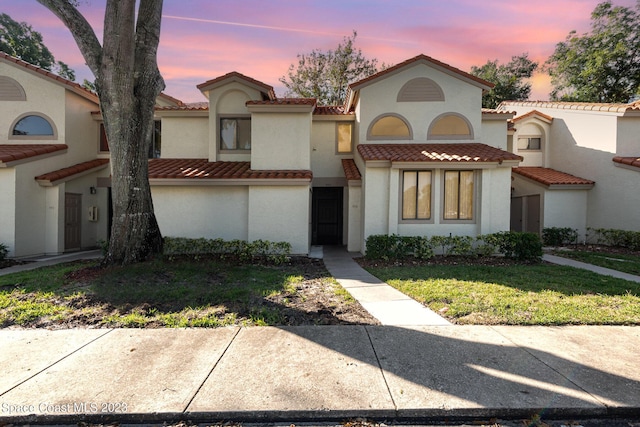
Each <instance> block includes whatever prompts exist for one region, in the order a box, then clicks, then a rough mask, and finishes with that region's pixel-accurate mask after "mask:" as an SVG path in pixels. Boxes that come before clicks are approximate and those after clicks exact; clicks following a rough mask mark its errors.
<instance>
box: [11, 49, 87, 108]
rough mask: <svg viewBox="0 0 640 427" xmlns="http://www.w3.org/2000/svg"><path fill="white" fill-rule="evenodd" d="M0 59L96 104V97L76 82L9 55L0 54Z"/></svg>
mask: <svg viewBox="0 0 640 427" xmlns="http://www.w3.org/2000/svg"><path fill="white" fill-rule="evenodd" d="M0 59H4V60H6V61H8V62H11V63H13V64H15V65H17V66H19V67H23V68H26V69H28V70H31V71H33V72H35V73H38V74H40V75H42V76H44V77H46V78H48V79H51V80H53V81H55V82H58V83H59V84H62V85H64V86H66V87H68V88H69V89H71V90H73V91H74V92H76V93H78V94H80V95H82V96H84V97H85V98H88V99H90V100H92V101H93V102H95V103H98V95H96V94H95V93H93V92H91V91H90V90H87V89H85V88H84V87H83V86H81V85H79V84H78V83H76V82H72V81H71V80H67V79H65V78H64V77H60V76H59V75H57V74H55V73H52V72H50V71H47V70H45V69H43V68H40V67H37V66H35V65H33V64H29V63H28V62H25V61H23V60H21V59H18V58H14V57H13V56H11V55H7V54H6V53H4V52H0Z"/></svg>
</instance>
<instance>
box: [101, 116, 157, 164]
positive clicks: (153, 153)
mask: <svg viewBox="0 0 640 427" xmlns="http://www.w3.org/2000/svg"><path fill="white" fill-rule="evenodd" d="M161 148H162V121H161V120H154V122H153V140H152V141H151V146H149V158H150V159H157V158H159V157H160V154H161ZM99 150H100V152H102V153H108V152H109V141H107V132H106V131H105V129H104V123H100V147H99Z"/></svg>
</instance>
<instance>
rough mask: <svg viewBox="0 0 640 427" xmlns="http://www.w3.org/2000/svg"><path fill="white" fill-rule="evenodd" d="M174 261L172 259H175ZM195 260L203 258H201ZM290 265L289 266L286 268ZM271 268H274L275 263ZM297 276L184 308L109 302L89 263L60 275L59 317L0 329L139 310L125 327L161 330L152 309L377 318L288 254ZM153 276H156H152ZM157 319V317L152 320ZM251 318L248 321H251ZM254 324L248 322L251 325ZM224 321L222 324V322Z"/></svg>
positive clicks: (292, 322)
mask: <svg viewBox="0 0 640 427" xmlns="http://www.w3.org/2000/svg"><path fill="white" fill-rule="evenodd" d="M179 261H180V260H174V262H179ZM200 262H207V260H201V261H200ZM292 267H293V268H292ZM276 268H277V267H276ZM282 268H289V269H291V270H292V271H295V274H296V275H300V276H302V280H299V281H296V282H295V284H292V285H291V286H287V287H285V288H284V289H282V290H280V291H279V292H274V293H272V294H269V295H255V296H252V297H251V298H250V301H249V302H248V303H247V302H246V301H233V300H229V301H224V302H223V303H219V304H210V301H207V300H202V301H201V307H197V306H194V308H189V307H187V306H185V303H184V302H182V301H179V300H175V301H171V302H168V301H164V302H162V303H154V302H151V301H149V302H132V303H124V304H121V303H113V302H112V301H110V300H109V298H105V297H104V296H103V297H98V296H96V294H95V292H93V291H92V284H93V283H95V282H96V281H98V280H99V279H100V278H101V277H102V276H103V275H106V274H107V273H108V271H109V270H108V269H105V268H102V267H99V266H95V265H93V264H92V265H89V266H86V267H82V268H80V269H77V270H75V271H72V272H69V273H67V274H66V275H65V276H64V284H63V285H62V287H61V288H59V290H58V291H57V292H56V293H55V294H56V295H55V297H54V300H53V301H51V302H53V303H55V304H56V305H57V306H61V307H65V308H66V309H68V310H66V311H67V314H65V315H64V317H62V318H61V317H60V316H59V317H57V318H52V317H39V318H36V319H33V321H31V322H29V324H23V325H21V326H17V325H7V324H5V325H0V327H12V328H15V327H22V328H25V327H26V328H48V329H66V328H105V327H114V326H119V325H118V324H113V323H105V321H104V320H105V319H107V318H109V317H110V316H112V317H113V316H127V315H130V314H142V315H143V316H145V317H146V318H147V319H149V320H148V321H146V322H145V323H144V324H140V325H132V324H129V325H127V326H129V327H142V328H161V327H166V326H167V325H166V324H165V323H163V320H162V319H161V317H159V316H158V317H154V316H155V315H156V314H157V313H172V312H181V315H182V316H183V317H187V318H189V317H192V318H194V319H195V318H202V317H215V318H218V319H220V320H222V319H227V318H229V317H232V318H234V319H235V321H234V324H236V325H247V324H249V325H251V324H256V323H255V319H256V318H258V319H264V320H263V321H264V324H268V325H271V326H298V325H346V324H351V325H353V324H357V325H376V324H379V322H378V321H377V319H375V318H374V317H373V316H371V315H370V314H369V313H368V312H367V311H366V310H365V309H364V308H363V307H362V306H361V305H360V304H359V303H358V302H357V301H355V300H353V299H352V298H349V296H348V294H345V291H344V290H343V289H342V287H341V286H340V285H339V284H338V283H337V282H335V280H333V279H332V278H331V275H330V274H329V273H328V271H327V270H326V268H325V266H324V263H323V262H322V261H321V260H314V259H308V258H303V257H300V258H292V259H291V261H290V262H289V263H288V265H287V266H283V267H282ZM162 274H165V273H163V272H153V273H152V274H151V276H150V277H153V280H154V281H156V280H158V281H160V282H161V281H162V277H161V276H162ZM156 276H158V277H156ZM121 285H123V286H135V284H134V283H122V284H121ZM206 285H207V286H211V287H216V286H233V285H230V284H229V283H228V282H227V281H226V275H225V272H224V271H221V272H220V273H211V274H208V275H206ZM18 298H21V299H29V298H36V295H35V294H34V293H22V294H20V295H19V297H18ZM155 319H157V320H155ZM252 319H253V320H252ZM252 322H254V323H252ZM227 324H228V323H227Z"/></svg>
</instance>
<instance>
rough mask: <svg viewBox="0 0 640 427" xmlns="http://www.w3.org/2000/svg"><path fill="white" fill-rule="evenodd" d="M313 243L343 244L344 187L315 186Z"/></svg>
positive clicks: (312, 219)
mask: <svg viewBox="0 0 640 427" xmlns="http://www.w3.org/2000/svg"><path fill="white" fill-rule="evenodd" d="M311 209H312V212H311V229H312V236H311V244H313V245H339V244H342V187H314V189H313V196H312V198H311Z"/></svg>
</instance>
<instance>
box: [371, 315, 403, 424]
mask: <svg viewBox="0 0 640 427" xmlns="http://www.w3.org/2000/svg"><path fill="white" fill-rule="evenodd" d="M364 330H365V332H366V333H367V338H369V343H370V344H371V349H372V350H373V355H374V356H375V357H376V362H377V363H378V369H380V373H381V374H382V379H383V381H384V385H385V386H386V387H387V392H388V393H389V397H390V398H391V402H392V403H393V410H394V411H395V413H396V417H397V416H398V405H397V404H396V400H395V399H394V398H393V393H392V392H391V387H390V386H389V382H388V381H387V376H386V375H385V374H384V369H382V363H380V358H379V357H378V352H377V351H376V347H375V346H374V345H373V339H371V334H369V328H368V327H367V326H366V325H365V326H364Z"/></svg>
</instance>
